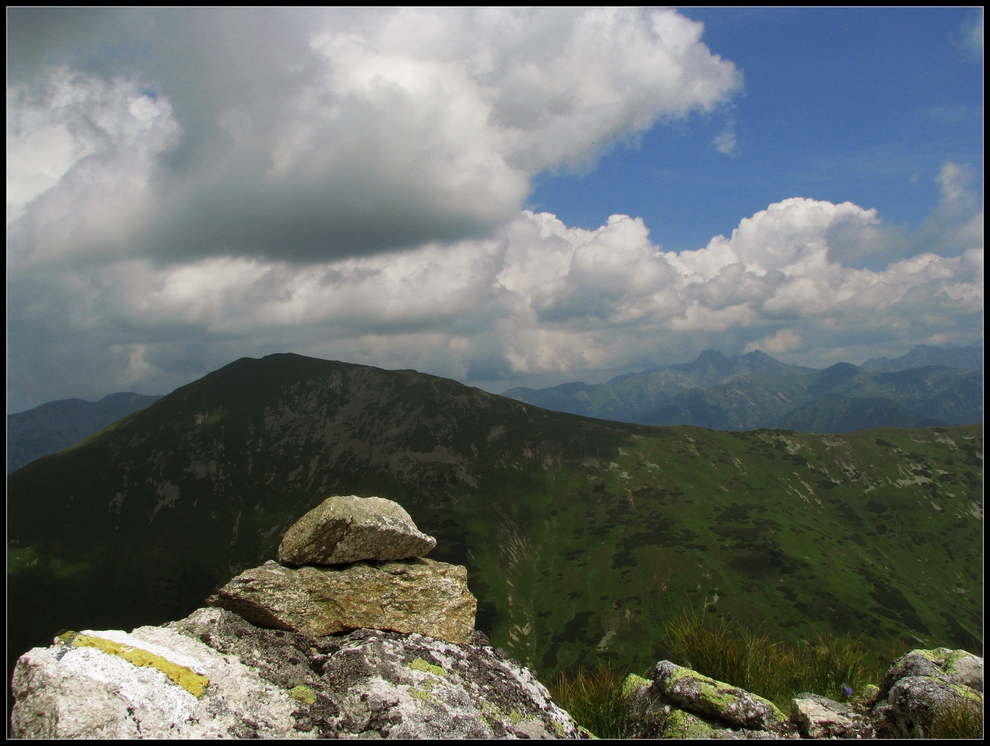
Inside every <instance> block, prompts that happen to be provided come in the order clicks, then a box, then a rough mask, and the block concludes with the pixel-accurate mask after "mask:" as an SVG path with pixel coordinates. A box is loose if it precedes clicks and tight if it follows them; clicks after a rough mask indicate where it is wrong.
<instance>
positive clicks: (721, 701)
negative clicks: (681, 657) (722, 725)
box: [667, 667, 788, 723]
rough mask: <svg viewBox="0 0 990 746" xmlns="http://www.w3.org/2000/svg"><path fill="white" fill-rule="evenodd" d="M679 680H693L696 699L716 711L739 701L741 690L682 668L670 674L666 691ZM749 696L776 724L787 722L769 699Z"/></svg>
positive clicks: (756, 695) (753, 695) (755, 695)
mask: <svg viewBox="0 0 990 746" xmlns="http://www.w3.org/2000/svg"><path fill="white" fill-rule="evenodd" d="M681 679H693V680H694V681H697V682H698V687H699V692H698V699H699V700H701V701H702V702H707V703H709V704H711V705H712V706H713V707H714V708H716V710H718V711H723V710H725V709H727V708H728V707H729V706H730V705H732V704H734V703H735V702H737V701H738V700H739V694H740V693H741V690H740V689H738V688H737V687H734V686H732V685H731V684H726V683H724V682H721V681H716V680H715V679H712V678H709V677H708V676H702V675H701V674H699V673H698V672H697V671H693V670H691V669H690V668H684V667H678V668H677V670H675V671H673V672H672V673H671V676H670V678H669V679H668V681H667V687H668V691H670V689H671V688H673V685H674V683H675V682H677V681H680V680H681ZM749 696H750V697H752V698H753V699H754V700H756V701H757V702H760V703H762V704H764V705H767V706H768V707H769V708H770V710H771V712H772V713H773V717H774V720H776V721H777V722H778V723H783V722H786V721H787V719H788V718H787V716H786V715H784V713H783V712H782V711H781V710H780V708H779V707H777V705H775V704H774V703H773V702H771V701H770V700H769V699H765V698H764V697H761V696H759V695H758V694H749Z"/></svg>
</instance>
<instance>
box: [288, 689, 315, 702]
mask: <svg viewBox="0 0 990 746" xmlns="http://www.w3.org/2000/svg"><path fill="white" fill-rule="evenodd" d="M289 696H290V697H292V698H293V699H298V700H299V701H301V702H305V703H306V704H308V705H315V704H316V692H314V691H313V690H312V689H310V688H309V687H308V686H305V685H303V684H299V685H298V686H294V687H292V688H291V689H290V690H289Z"/></svg>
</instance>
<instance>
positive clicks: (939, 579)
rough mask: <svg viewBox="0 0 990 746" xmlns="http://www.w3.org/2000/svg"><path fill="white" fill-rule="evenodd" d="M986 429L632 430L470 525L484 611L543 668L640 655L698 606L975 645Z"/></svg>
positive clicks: (805, 632)
mask: <svg viewBox="0 0 990 746" xmlns="http://www.w3.org/2000/svg"><path fill="white" fill-rule="evenodd" d="M979 433H980V428H959V429H955V428H954V429H951V432H950V430H930V431H869V432H864V433H855V434H850V435H843V436H818V435H810V434H796V433H785V432H779V431H753V432H746V433H720V432H712V431H705V430H701V429H699V428H686V427H683V428H669V429H667V428H665V429H662V430H660V429H658V430H653V431H650V432H649V433H648V434H636V435H634V436H632V437H630V438H629V439H628V441H627V442H626V443H625V444H624V445H623V446H620V447H619V449H618V450H617V452H616V453H615V455H614V460H610V461H608V462H604V461H597V462H596V461H594V460H593V459H586V460H585V461H584V465H583V466H576V467H574V466H566V465H561V466H558V467H554V468H552V469H551V468H548V469H547V471H546V472H545V474H544V477H543V484H542V487H541V488H540V489H537V490H534V491H532V492H530V493H529V494H528V495H527V496H526V498H527V499H525V500H523V499H520V498H519V497H518V495H519V493H520V491H518V490H516V491H513V490H512V489H511V488H508V489H507V490H506V493H505V494H506V497H505V498H503V499H501V500H499V501H497V502H494V503H491V504H489V506H488V510H487V511H486V512H484V513H483V514H480V515H479V514H475V515H474V516H473V517H472V518H471V519H469V520H468V521H467V523H468V525H469V526H472V527H473V531H472V533H473V535H474V536H475V537H476V538H475V539H474V540H473V541H472V544H473V545H474V546H475V552H474V556H473V557H472V558H469V564H470V565H473V567H472V570H473V576H474V577H478V578H480V579H481V580H482V581H483V590H484V591H485V593H484V596H485V599H486V601H487V602H488V603H489V604H493V605H494V606H495V607H496V609H497V613H496V616H495V617H494V618H493V619H485V620H483V621H484V622H485V624H487V626H488V627H489V628H490V629H491V630H492V631H493V633H494V635H495V639H497V640H499V641H500V643H501V644H505V645H506V646H507V647H508V649H509V650H510V651H511V652H512V653H513V654H514V655H516V656H517V657H519V658H520V659H521V660H523V661H524V662H525V663H527V665H531V666H533V667H534V668H536V669H537V670H541V671H555V670H559V669H561V668H567V667H570V666H574V665H579V664H587V663H588V662H589V661H591V660H594V659H595V658H597V657H603V658H604V659H605V660H614V661H616V662H619V661H621V662H623V663H626V664H629V665H631V667H632V668H634V669H638V668H642V667H644V666H648V665H650V663H651V662H655V661H656V660H657V656H658V653H659V652H661V649H660V648H661V646H660V641H661V640H662V639H663V634H662V631H663V627H664V624H665V622H666V621H668V620H669V619H670V618H671V617H672V616H675V615H677V614H679V613H680V610H681V609H682V608H684V607H685V606H686V605H688V604H693V605H695V606H697V607H699V608H708V609H710V610H713V611H714V612H715V613H716V614H717V615H720V616H722V617H724V618H725V619H731V620H737V621H739V622H740V623H742V624H744V625H747V626H754V627H758V628H761V629H767V630H772V631H773V632H774V633H775V635H776V636H779V637H781V638H782V639H791V640H799V639H814V637H815V636H816V635H817V634H818V633H819V632H834V633H836V634H843V633H849V634H854V635H858V634H860V633H861V632H865V633H866V634H867V636H868V637H867V638H866V644H867V645H868V646H872V647H876V648H882V647H884V646H885V645H887V644H888V643H889V641H890V640H891V639H895V638H897V637H898V636H903V635H909V636H911V637H913V638H915V639H916V640H917V641H918V642H919V644H921V643H924V644H934V642H935V640H936V639H939V640H943V641H945V643H946V644H949V640H950V639H951V641H952V644H953V645H954V646H961V647H967V648H969V649H980V650H981V649H982V636H981V630H982V616H981V614H982V569H981V568H982V564H981V563H982V553H981V552H982V548H981V535H982V529H981V524H980V521H979V519H978V517H977V516H979V515H980V514H981V511H982V499H981V497H980V494H981V493H980V481H979V480H980V479H981V470H980V468H979V464H980V463H981V462H980V459H979V458H978V457H977V453H978V452H980V451H981V450H982V446H981V445H980V443H981V441H980V434H979ZM950 441H951V442H950ZM908 449H910V450H908ZM922 451H924V453H922ZM548 457H549V454H539V453H534V454H533V459H534V460H539V459H541V458H543V459H547V458H548ZM946 462H951V463H946ZM949 469H952V470H953V471H949ZM513 495H517V497H515V499H513V498H512V496H513ZM513 509H515V510H516V511H518V514H515V515H514V514H513V512H512V510H513ZM493 534H494V539H495V540H494V541H492V540H491V538H488V539H487V540H486V539H485V537H486V536H487V537H492V535H493ZM481 553H484V554H481ZM485 624H482V625H481V626H483V627H484V626H485Z"/></svg>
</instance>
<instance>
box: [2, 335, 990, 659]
mask: <svg viewBox="0 0 990 746" xmlns="http://www.w3.org/2000/svg"><path fill="white" fill-rule="evenodd" d="M748 359H749V360H753V361H755V364H757V365H768V366H771V365H777V366H779V365H781V364H780V363H775V362H774V361H767V360H765V359H764V356H756V357H755V358H748ZM716 362H718V361H716ZM719 364H721V363H720V362H719ZM732 364H737V363H732ZM852 367H855V366H852ZM803 375H805V374H803V373H794V374H792V375H791V376H790V377H792V378H801V377H802V376H803ZM855 375H860V374H859V373H855ZM926 375H927V374H926ZM939 375H942V374H941V373H939ZM823 395H824V394H823ZM982 453H983V441H982V427H981V426H956V427H936V428H926V429H913V430H908V429H881V430H870V431H860V432H855V433H850V434H846V435H823V434H810V433H797V432H793V431H779V430H766V429H761V430H750V431H746V432H724V431H713V430H704V429H701V428H698V427H687V426H679V427H647V426H643V425H638V424H630V423H620V422H609V421H604V420H600V419H591V418H586V417H580V416H576V415H573V414H566V413H559V412H551V411H547V410H544V409H540V408H537V407H534V406H531V405H527V404H525V403H523V402H519V401H514V400H511V399H506V398H504V397H499V396H495V395H492V394H489V393H486V392H484V391H481V390H479V389H473V388H469V387H467V386H464V385H462V384H459V383H456V382H454V381H449V380H445V379H442V378H436V377H433V376H428V375H424V374H420V373H417V372H415V371H385V370H380V369H377V368H371V367H366V366H359V365H350V364H345V363H338V362H332V361H324V360H316V359H312V358H306V357H302V356H299V355H291V354H283V355H272V356H269V357H266V358H264V359H261V360H254V359H242V360H238V361H236V362H234V363H231V364H230V365H228V366H226V367H224V368H222V369H220V370H218V371H215V372H214V373H211V374H209V375H207V376H205V377H204V378H202V379H200V380H198V381H195V382H193V383H191V384H189V385H187V386H183V387H181V388H179V389H177V390H176V391H174V392H172V393H171V394H169V395H167V396H165V397H163V398H162V399H160V400H158V401H156V402H154V403H152V404H151V405H149V406H146V407H144V408H142V409H140V410H138V411H136V412H133V413H132V414H129V415H127V416H125V417H123V418H122V419H120V420H118V421H117V422H115V423H114V424H112V425H110V426H109V427H107V428H104V429H103V430H101V431H100V432H98V433H96V434H94V435H92V436H91V437H89V438H87V439H85V440H83V441H82V442H80V443H78V444H76V445H75V446H73V447H71V448H69V449H66V450H63V451H60V452H58V453H54V454H51V455H48V456H45V457H42V458H40V459H38V460H36V461H34V462H32V463H30V464H28V465H27V466H25V467H23V468H22V469H20V470H18V471H17V472H15V473H13V474H11V475H10V476H9V477H8V484H7V501H8V502H7V511H8V517H7V520H8V523H7V532H8V549H7V573H8V575H7V593H8V597H7V609H8V619H7V623H8V626H7V628H8V665H9V666H11V665H12V664H13V660H15V659H16V657H17V656H18V655H20V654H21V653H23V652H24V651H25V650H27V649H28V648H30V647H32V646H36V645H47V644H48V643H50V641H51V638H52V636H53V635H55V634H56V633H58V632H59V631H60V630H62V629H129V628H131V627H134V626H138V625H143V624H160V623H162V622H164V621H167V620H169V619H176V618H181V617H182V616H184V615H186V614H188V613H190V612H191V611H192V610H193V609H195V608H197V607H198V606H200V605H201V604H202V602H203V599H204V598H206V597H207V596H209V595H210V594H211V593H212V592H213V591H215V590H216V589H217V587H218V586H220V585H222V584H224V583H226V582H227V581H228V580H230V578H231V577H233V576H234V575H236V574H237V573H238V572H239V571H241V570H243V569H244V568H246V567H251V566H256V565H259V564H261V563H263V562H264V561H265V560H267V559H271V558H273V557H274V555H275V551H276V548H277V546H278V543H279V541H280V539H281V536H282V534H283V533H284V531H285V530H286V528H287V527H288V526H289V525H291V524H292V523H293V522H294V521H295V520H297V519H298V518H299V517H300V516H301V515H302V514H303V513H305V512H306V511H307V510H309V509H311V508H313V507H314V506H315V505H317V504H318V503H319V502H321V501H322V500H323V499H324V498H325V497H326V496H328V495H330V494H344V495H348V494H356V495H361V496H371V495H377V496H380V497H385V498H388V499H391V500H395V501H396V502H398V503H400V504H401V505H402V506H403V507H404V508H405V509H406V510H407V511H408V512H409V513H410V514H411V516H412V517H413V519H414V521H415V522H416V524H417V525H418V526H419V527H420V529H422V530H423V531H425V532H427V533H429V534H431V535H433V536H435V537H436V538H437V539H438V548H437V549H436V550H435V551H434V553H433V554H431V557H433V558H434V559H437V560H440V561H444V562H450V563H453V564H459V565H465V566H466V567H467V568H468V573H469V576H468V582H469V586H470V588H471V590H472V592H473V593H474V594H475V595H476V596H477V597H478V599H479V614H478V620H477V626H478V628H479V629H481V630H482V631H484V632H485V633H486V634H488V635H489V636H490V637H491V639H492V640H493V641H494V642H495V644H497V645H499V646H501V647H503V648H505V649H506V650H507V651H508V652H509V653H510V654H511V655H512V656H513V657H514V658H516V659H517V660H519V661H521V662H523V663H524V664H525V665H527V666H530V667H531V668H533V669H535V670H537V671H538V672H539V673H540V674H541V675H545V674H550V673H553V672H556V671H560V670H562V669H565V668H568V667H571V666H574V665H577V664H592V663H593V662H594V661H595V660H596V659H605V660H609V661H612V662H614V663H617V664H620V665H624V666H629V667H631V668H633V669H634V670H635V669H645V668H646V667H648V666H650V665H652V664H653V663H655V662H656V660H658V659H660V658H662V657H664V649H663V638H662V631H661V630H662V628H663V624H664V622H665V621H668V620H670V619H671V618H673V617H674V616H676V615H678V614H679V613H680V611H681V610H682V609H683V608H685V607H686V606H688V605H693V606H694V607H695V608H697V609H707V610H709V611H711V612H712V613H713V614H716V615H718V616H721V617H722V618H724V619H730V620H738V621H740V622H741V623H743V624H745V625H747V626H749V627H751V628H753V629H759V630H760V632H761V633H766V634H768V635H770V636H771V637H775V638H780V639H787V638H790V639H794V640H798V639H812V638H813V636H814V634H815V632H816V630H818V631H831V632H834V633H849V634H853V635H859V634H861V633H862V634H864V635H866V638H865V639H866V641H867V643H868V644H870V645H873V646H875V647H883V648H886V647H887V646H888V645H889V644H890V642H891V641H892V640H895V639H898V638H903V639H917V640H920V641H922V642H924V644H925V645H926V646H928V647H931V646H935V645H945V646H948V647H952V648H957V647H963V648H966V649H968V650H981V649H982V628H983V617H982V593H983V570H982V568H983V545H982V541H983V526H982V509H983V508H982V506H983V491H982V488H983V476H982V465H983V461H982Z"/></svg>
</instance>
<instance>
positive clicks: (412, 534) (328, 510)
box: [278, 495, 437, 567]
mask: <svg viewBox="0 0 990 746" xmlns="http://www.w3.org/2000/svg"><path fill="white" fill-rule="evenodd" d="M436 545H437V540H436V539H434V538H433V537H432V536H427V535H426V534H424V533H422V532H421V531H420V530H419V529H417V528H416V524H415V523H413V519H412V517H410V515H409V513H407V512H406V511H405V509H404V508H403V507H402V506H401V505H399V504H398V503H396V502H393V501H391V500H386V499H384V498H381V497H358V496H356V495H350V496H347V497H345V496H341V495H337V496H334V497H330V498H328V499H326V500H324V501H323V502H322V503H320V504H319V505H318V506H316V507H315V508H313V510H311V511H309V512H308V513H306V515H304V516H303V517H302V518H300V519H299V520H298V521H296V522H295V523H294V524H293V525H292V526H291V527H290V528H289V530H288V531H286V532H285V536H284V537H283V538H282V543H281V544H280V545H279V548H278V561H279V562H280V563H281V564H283V565H288V566H294V567H300V566H302V565H340V564H346V563H349V562H360V561H362V560H379V561H391V560H400V559H408V558H410V557H423V556H425V555H426V554H428V553H429V552H430V550H431V549H433V548H434V547H435V546H436Z"/></svg>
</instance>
